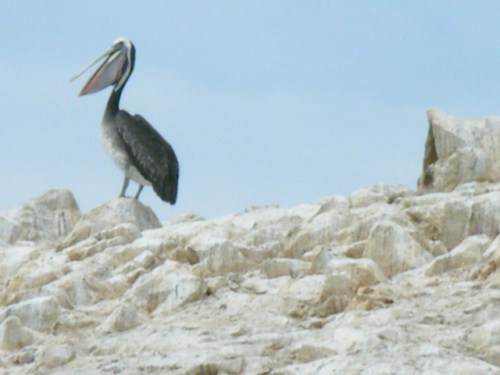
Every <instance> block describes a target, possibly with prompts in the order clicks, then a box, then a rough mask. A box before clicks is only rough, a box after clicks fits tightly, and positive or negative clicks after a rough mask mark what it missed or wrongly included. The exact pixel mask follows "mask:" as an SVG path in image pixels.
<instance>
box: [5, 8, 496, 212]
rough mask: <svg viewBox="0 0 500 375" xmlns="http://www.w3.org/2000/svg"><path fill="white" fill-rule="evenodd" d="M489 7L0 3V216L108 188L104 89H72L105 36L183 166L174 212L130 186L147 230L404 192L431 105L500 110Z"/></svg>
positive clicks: (84, 204) (117, 175)
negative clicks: (394, 189)
mask: <svg viewBox="0 0 500 375" xmlns="http://www.w3.org/2000/svg"><path fill="white" fill-rule="evenodd" d="M499 15H500V2H498V0H496V1H488V0H485V1H481V2H480V3H478V2H471V1H465V0H448V1H442V0H432V1H430V0H429V1H422V0H406V1H400V0H398V1H396V0H387V1H373V0H364V1H360V0H350V1H334V0H329V1H326V0H325V1H314V0H313V1H281V0H275V1H269V0H267V1H263V0H254V1H245V2H237V1H228V0H218V1H209V0H198V1H183V2H180V1H152V0H145V1H140V2H139V1H129V0H120V1H117V0H107V1H102V0H99V1H97V0H86V1H66V0H64V1H63V0H53V1H43V2H42V1H25V0H20V1H2V2H0V25H2V26H1V29H0V46H1V51H2V52H1V54H0V98H1V101H0V115H1V118H0V161H1V162H0V192H1V194H0V210H2V209H6V208H8V207H11V206H14V205H17V204H20V203H23V202H25V201H27V200H29V199H31V198H34V197H37V196H39V195H41V194H43V193H44V192H45V191H47V190H49V189H52V188H65V189H69V190H71V191H72V193H73V194H74V195H75V198H76V200H77V202H78V204H79V206H80V209H81V210H82V211H84V212H85V211H87V210H89V209H90V208H92V207H94V206H96V205H99V204H101V203H103V202H105V201H107V200H109V199H112V198H115V197H117V196H118V194H119V192H120V189H121V184H122V179H123V177H122V173H121V172H120V171H119V170H118V169H117V168H116V167H115V166H114V164H113V163H112V162H111V160H110V159H108V157H107V156H106V154H105V153H104V151H103V149H102V146H101V144H100V139H99V129H100V123H101V118H102V115H103V111H104V107H105V105H106V101H107V99H108V96H109V93H110V89H106V90H102V91H101V92H98V93H96V94H93V95H88V96H84V97H78V92H79V90H80V89H81V87H82V86H83V85H84V84H85V82H86V80H87V79H88V77H89V76H90V74H91V72H89V73H87V75H85V76H84V77H81V78H79V79H78V80H77V81H74V82H71V83H70V82H69V78H70V77H71V76H73V75H74V74H75V73H77V72H79V71H80V70H81V69H82V68H83V67H84V66H86V65H87V64H88V63H90V62H91V61H92V60H93V59H94V58H96V57H97V56H98V55H100V54H101V53H103V52H104V50H106V49H107V48H108V47H109V46H110V45H111V43H112V42H113V41H114V40H115V39H116V38H117V37H127V38H129V39H130V40H132V42H133V43H134V45H135V47H136V63H135V69H134V72H133V74H132V77H131V78H130V80H129V82H128V83H127V86H126V88H125V90H124V93H123V95H122V100H121V107H122V108H123V109H125V110H127V111H129V112H131V113H133V114H134V113H139V114H141V115H142V116H143V117H145V118H146V119H147V120H148V121H149V122H150V123H151V124H152V125H153V126H154V127H155V128H156V129H157V130H158V131H159V132H160V133H161V134H162V135H163V136H164V138H165V139H167V140H168V141H169V143H170V144H171V145H172V146H173V147H174V149H175V151H176V154H177V157H178V159H179V163H180V180H179V193H178V201H177V204H176V205H175V206H171V205H169V204H167V203H165V202H163V201H161V200H160V199H159V198H158V197H157V196H156V195H155V194H154V192H153V191H152V189H151V188H145V189H144V191H143V192H142V194H141V201H143V202H144V203H145V204H147V205H148V206H150V207H151V208H152V209H153V210H154V211H155V213H156V214H157V216H158V217H159V218H160V220H168V219H171V218H173V217H175V216H176V215H178V214H180V213H184V212H191V213H195V214H197V215H200V216H203V217H207V218H214V217H219V216H222V215H225V214H229V213H233V212H237V211H241V210H244V209H245V208H247V207H249V206H254V205H267V204H279V205H280V206H282V207H292V206H295V205H299V204H302V203H307V202H312V201H315V200H319V199H321V198H324V197H328V196H331V195H348V194H350V193H351V192H353V191H355V190H356V189H359V188H361V187H363V186H366V185H370V184H375V183H396V182H402V183H405V184H407V185H408V186H409V187H410V188H412V189H414V188H416V183H417V179H418V177H419V176H420V173H421V169H422V160H423V154H424V145H425V138H426V136H427V131H428V123H427V116H426V111H427V110H428V109H430V108H439V109H441V110H443V111H445V112H448V113H450V114H452V115H454V116H457V117H465V118H471V117H485V116H491V115H499V114H500V64H499V62H500V48H498V43H499V40H500V27H499V26H498V18H499ZM135 192H136V186H135V184H132V183H131V186H129V195H133V194H135Z"/></svg>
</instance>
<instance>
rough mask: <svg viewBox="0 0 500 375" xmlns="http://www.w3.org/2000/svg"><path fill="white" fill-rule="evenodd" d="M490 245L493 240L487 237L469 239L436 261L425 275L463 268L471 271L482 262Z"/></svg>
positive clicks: (479, 236)
mask: <svg viewBox="0 0 500 375" xmlns="http://www.w3.org/2000/svg"><path fill="white" fill-rule="evenodd" d="M490 243H491V239H490V238H489V237H488V236H485V235H478V236H471V237H468V238H466V239H465V240H464V241H463V242H462V243H461V244H460V245H458V246H457V247H456V248H454V249H453V250H452V251H451V252H449V253H448V254H444V255H441V256H439V257H437V258H436V259H434V260H433V261H432V263H431V264H430V265H429V266H428V267H427V269H426V270H425V275H426V276H433V275H436V274H438V273H441V272H445V271H449V270H451V269H455V268H461V267H466V268H467V269H471V268H472V266H473V265H474V264H476V263H478V262H480V261H481V260H482V254H483V252H484V250H485V249H486V248H487V247H488V245H489V244H490Z"/></svg>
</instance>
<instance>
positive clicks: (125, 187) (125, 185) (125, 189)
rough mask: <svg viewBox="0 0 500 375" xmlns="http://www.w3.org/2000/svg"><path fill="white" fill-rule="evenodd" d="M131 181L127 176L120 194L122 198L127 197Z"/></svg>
mask: <svg viewBox="0 0 500 375" xmlns="http://www.w3.org/2000/svg"><path fill="white" fill-rule="evenodd" d="M129 180H130V179H129V178H128V177H127V176H125V178H124V179H123V186H122V192H121V193H120V198H123V197H124V196H125V192H126V191H127V186H128V182H129Z"/></svg>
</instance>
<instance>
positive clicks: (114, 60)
mask: <svg viewBox="0 0 500 375" xmlns="http://www.w3.org/2000/svg"><path fill="white" fill-rule="evenodd" d="M103 58H106V60H104V62H103V63H102V64H101V66H100V67H99V69H97V70H96V71H95V72H94V74H92V77H90V79H89V80H88V81H87V83H86V84H85V86H83V88H82V90H81V91H80V95H86V94H92V93H94V92H97V91H99V90H102V89H103V88H106V87H108V86H111V85H114V88H113V90H118V89H119V88H122V87H123V85H124V84H125V82H127V79H128V77H129V76H130V74H131V73H132V70H133V69H134V60H135V48H134V45H133V44H132V42H131V41H130V40H128V39H126V38H118V39H116V40H115V41H114V42H113V44H112V45H111V47H109V48H108V50H107V51H106V52H104V53H103V54H102V55H101V56H99V57H98V58H97V59H95V61H93V62H92V63H91V64H89V65H88V66H86V67H85V68H84V69H83V70H82V71H81V72H80V73H78V74H76V75H75V76H73V77H72V78H71V81H73V80H74V79H76V78H78V77H80V76H81V75H82V74H83V73H85V72H86V71H87V70H88V69H90V68H91V67H92V66H93V65H94V64H95V63H97V62H98V61H99V60H101V59H103Z"/></svg>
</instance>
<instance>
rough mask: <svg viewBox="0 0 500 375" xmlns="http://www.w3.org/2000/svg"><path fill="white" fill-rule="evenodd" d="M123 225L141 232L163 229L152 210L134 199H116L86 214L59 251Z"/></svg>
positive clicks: (60, 246)
mask: <svg viewBox="0 0 500 375" xmlns="http://www.w3.org/2000/svg"><path fill="white" fill-rule="evenodd" d="M123 223H130V224H134V225H135V226H136V227H137V228H139V230H141V231H142V230H145V229H153V228H160V227H161V223H160V222H159V220H158V218H157V217H156V215H155V214H154V212H153V211H152V210H151V208H149V207H147V206H145V205H144V204H142V203H141V202H140V201H138V200H137V199H134V198H116V199H112V200H110V201H108V202H106V203H103V204H101V205H99V206H97V207H94V208H92V209H91V210H89V211H88V212H86V213H85V214H84V215H83V216H82V218H81V219H80V220H79V221H78V223H76V225H75V227H74V228H73V230H72V231H71V233H69V234H68V236H67V237H66V238H65V239H64V241H62V243H61V244H60V245H59V246H58V249H59V250H62V249H64V248H66V247H69V246H71V245H74V244H76V243H78V242H80V241H83V240H85V239H87V238H89V237H90V236H92V235H95V234H98V233H100V232H102V231H105V230H111V229H112V228H113V227H115V226H117V225H120V224H123Z"/></svg>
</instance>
